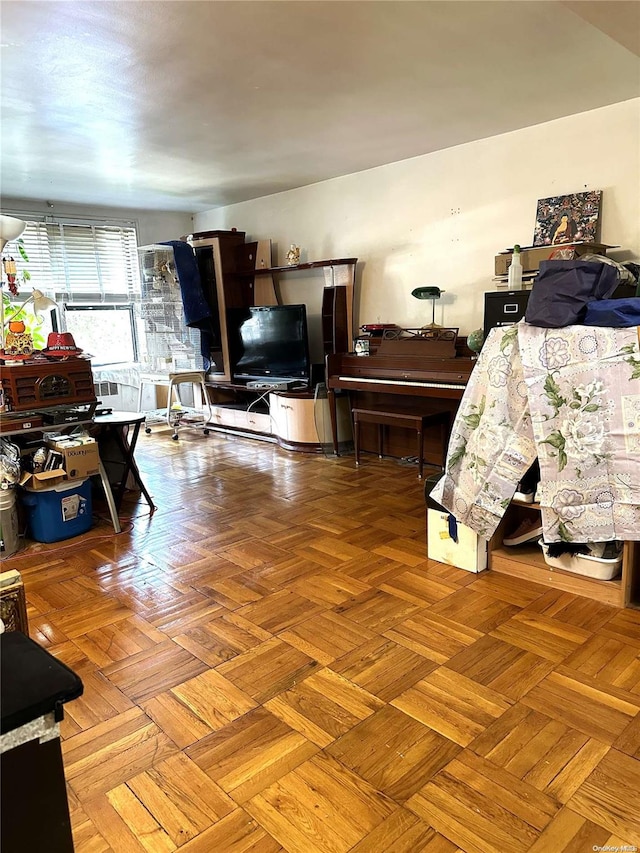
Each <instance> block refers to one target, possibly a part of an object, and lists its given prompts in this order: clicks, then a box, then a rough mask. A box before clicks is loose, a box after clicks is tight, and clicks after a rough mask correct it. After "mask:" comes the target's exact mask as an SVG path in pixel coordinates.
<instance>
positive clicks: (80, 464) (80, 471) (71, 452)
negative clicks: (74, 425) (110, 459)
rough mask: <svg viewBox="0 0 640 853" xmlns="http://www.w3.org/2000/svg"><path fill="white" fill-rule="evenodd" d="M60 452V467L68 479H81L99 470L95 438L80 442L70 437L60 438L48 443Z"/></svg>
mask: <svg viewBox="0 0 640 853" xmlns="http://www.w3.org/2000/svg"><path fill="white" fill-rule="evenodd" d="M49 447H52V448H53V449H54V450H57V451H58V452H59V453H62V467H63V468H64V470H65V473H66V475H67V479H68V480H83V479H84V478H85V477H91V476H93V474H97V473H99V471H100V456H99V454H98V444H97V442H96V441H95V439H93V438H91V439H84V440H83V442H82V444H80V443H79V442H78V441H74V440H73V439H70V440H68V441H66V440H64V439H61V440H59V441H55V442H52V443H50V444H49Z"/></svg>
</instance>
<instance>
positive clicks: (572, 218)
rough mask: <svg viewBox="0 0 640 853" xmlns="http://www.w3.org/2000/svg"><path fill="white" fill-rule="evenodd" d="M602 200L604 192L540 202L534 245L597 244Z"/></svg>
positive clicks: (558, 197)
mask: <svg viewBox="0 0 640 853" xmlns="http://www.w3.org/2000/svg"><path fill="white" fill-rule="evenodd" d="M601 200H602V190H591V191H590V192H585V193H573V194H572V195H559V196H552V197H551V198H541V199H539V201H538V208H537V210H536V226H535V230H534V233H533V245H534V246H559V245H562V244H563V243H596V242H597V241H598V225H599V221H600V203H601Z"/></svg>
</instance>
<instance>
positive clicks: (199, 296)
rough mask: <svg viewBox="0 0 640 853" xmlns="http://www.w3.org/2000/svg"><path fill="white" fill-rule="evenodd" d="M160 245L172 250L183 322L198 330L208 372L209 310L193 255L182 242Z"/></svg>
mask: <svg viewBox="0 0 640 853" xmlns="http://www.w3.org/2000/svg"><path fill="white" fill-rule="evenodd" d="M161 245H163V246H171V247H172V248H173V255H174V258H175V261H176V273H177V275H178V281H179V283H180V293H181V296H182V307H183V309H184V320H185V323H186V325H187V326H189V327H190V328H192V329H199V330H200V352H201V354H202V358H203V359H204V367H205V370H208V369H209V367H210V366H211V360H210V352H211V343H212V340H213V334H212V326H211V309H210V308H209V305H208V303H207V300H206V299H205V297H204V293H203V290H202V282H201V281H200V271H199V270H198V264H197V262H196V256H195V253H194V251H193V248H192V247H191V246H190V245H189V244H188V243H186V242H185V241H184V240H166V241H163V242H162V244H161Z"/></svg>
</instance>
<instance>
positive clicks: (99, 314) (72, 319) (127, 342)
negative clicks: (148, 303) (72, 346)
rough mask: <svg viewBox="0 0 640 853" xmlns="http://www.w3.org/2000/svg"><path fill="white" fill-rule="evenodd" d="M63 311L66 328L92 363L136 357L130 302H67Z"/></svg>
mask: <svg viewBox="0 0 640 853" xmlns="http://www.w3.org/2000/svg"><path fill="white" fill-rule="evenodd" d="M64 313H65V326H66V329H67V331H68V332H71V334H72V335H73V339H74V341H75V342H76V346H81V347H82V349H83V350H85V352H88V353H89V354H90V355H91V356H92V361H93V363H94V364H95V365H100V364H115V363H118V362H126V361H136V360H137V347H136V334H135V325H134V319H133V306H132V305H75V304H70V303H69V304H67V305H66V307H65V312H64ZM80 341H82V343H80Z"/></svg>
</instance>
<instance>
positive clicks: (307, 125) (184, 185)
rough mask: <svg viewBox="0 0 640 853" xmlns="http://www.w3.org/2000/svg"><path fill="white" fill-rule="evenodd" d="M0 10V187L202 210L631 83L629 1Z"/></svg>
mask: <svg viewBox="0 0 640 853" xmlns="http://www.w3.org/2000/svg"><path fill="white" fill-rule="evenodd" d="M0 9H1V15H2V20H1V24H2V53H1V59H2V84H1V85H2V101H1V110H2V115H1V118H2V123H1V124H2V128H1V134H2V136H1V141H2V173H1V179H2V193H3V195H4V196H5V197H9V196H13V197H20V198H29V199H36V200H43V201H44V200H47V199H55V200H56V201H73V202H78V203H85V204H99V205H113V206H121V207H137V208H149V209H161V210H162V209H164V210H183V211H190V212H195V211H200V210H205V209H207V208H212V207H217V206H220V205H226V204H231V203H234V202H238V201H243V200H246V199H251V198H257V197H259V196H264V195H269V194H271V193H276V192H280V191H283V190H288V189H291V188H294V187H299V186H304V185H307V184H311V183H315V182H317V181H322V180H326V179H327V178H332V177H336V176H338V175H345V174H350V173H352V172H358V171H361V170H363V169H369V168H372V167H375V166H379V165H381V164H384V163H391V162H395V161H398V160H403V159H406V158H409V157H414V156H417V155H421V154H426V153H428V152H432V151H436V150H438V149H442V148H448V147H450V146H453V145H459V144H461V143H464V142H468V141H470V140H473V139H482V138H485V137H489V136H493V135H496V134H500V133H505V132H507V131H510V130H515V129H518V128H521V127H526V126H530V125H534V124H539V123H541V122H545V121H549V120H551V119H555V118H558V117H560V116H565V115H569V114H574V113H579V112H583V111H585V110H590V109H594V108H597V107H601V106H604V105H606V104H610V103H616V102H619V101H624V100H628V99H630V98H634V97H637V96H638V95H640V60H639V58H638V56H639V55H640V3H638V2H556V0H551V2H529V1H528V0H523V2H513V0H506V2H484V0H471V1H470V2H466V0H458V1H457V2H450V0H445V2H439V0H418V2H404V0H392V2H368V0H360V2H351V1H350V0H344V1H343V0H333V2H330V1H329V0H325V2H315V0H309V2H307V0H302V1H301V2H299V0H294V2H277V0H276V2H273V0H264V2H252V0H232V1H231V2H223V1H222V0H208V2H207V1H205V2H202V0H201V2H191V0H182V2H156V0H131V2H120V1H119V0H94V2H85V0H63V1H62V2H61V0H51V2H40V0H34V2H25V0H2V3H1V6H0ZM586 144H588V141H586Z"/></svg>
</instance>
